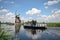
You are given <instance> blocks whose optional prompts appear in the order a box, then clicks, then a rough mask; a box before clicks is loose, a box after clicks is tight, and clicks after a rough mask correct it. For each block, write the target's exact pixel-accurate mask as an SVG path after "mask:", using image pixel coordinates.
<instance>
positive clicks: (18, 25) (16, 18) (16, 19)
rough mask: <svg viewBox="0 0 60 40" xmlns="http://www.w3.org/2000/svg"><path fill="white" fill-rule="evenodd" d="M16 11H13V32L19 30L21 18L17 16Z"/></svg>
mask: <svg viewBox="0 0 60 40" xmlns="http://www.w3.org/2000/svg"><path fill="white" fill-rule="evenodd" d="M19 15H20V14H18V11H16V13H15V33H18V32H19V30H20V26H21V25H20V24H21V19H20V17H19Z"/></svg>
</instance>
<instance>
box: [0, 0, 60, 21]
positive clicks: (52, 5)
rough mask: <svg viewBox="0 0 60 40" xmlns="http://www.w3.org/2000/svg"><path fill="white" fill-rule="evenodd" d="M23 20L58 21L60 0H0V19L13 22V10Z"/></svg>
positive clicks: (59, 17)
mask: <svg viewBox="0 0 60 40" xmlns="http://www.w3.org/2000/svg"><path fill="white" fill-rule="evenodd" d="M16 10H17V11H18V12H17V13H19V14H20V19H21V20H23V21H24V22H26V21H31V20H37V21H38V22H60V0H0V21H1V22H15V12H16Z"/></svg>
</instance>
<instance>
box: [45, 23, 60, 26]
mask: <svg viewBox="0 0 60 40" xmlns="http://www.w3.org/2000/svg"><path fill="white" fill-rule="evenodd" d="M46 24H47V26H48V27H60V23H46Z"/></svg>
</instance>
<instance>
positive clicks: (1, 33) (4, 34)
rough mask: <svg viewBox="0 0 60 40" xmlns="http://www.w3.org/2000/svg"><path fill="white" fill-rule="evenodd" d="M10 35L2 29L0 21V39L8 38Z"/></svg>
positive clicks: (7, 39)
mask: <svg viewBox="0 0 60 40" xmlns="http://www.w3.org/2000/svg"><path fill="white" fill-rule="evenodd" d="M9 37H10V35H8V34H6V33H5V31H4V28H1V23H0V40H9V39H10V38H9Z"/></svg>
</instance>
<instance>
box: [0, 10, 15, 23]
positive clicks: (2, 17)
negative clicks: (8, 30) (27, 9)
mask: <svg viewBox="0 0 60 40" xmlns="http://www.w3.org/2000/svg"><path fill="white" fill-rule="evenodd" d="M0 21H1V22H11V23H14V22H15V15H14V14H13V13H12V12H10V11H9V10H7V9H1V10H0Z"/></svg>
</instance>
